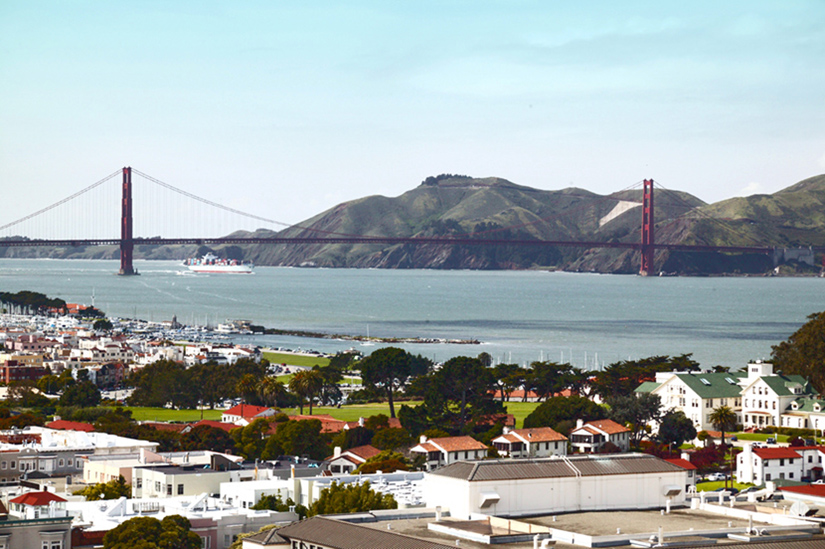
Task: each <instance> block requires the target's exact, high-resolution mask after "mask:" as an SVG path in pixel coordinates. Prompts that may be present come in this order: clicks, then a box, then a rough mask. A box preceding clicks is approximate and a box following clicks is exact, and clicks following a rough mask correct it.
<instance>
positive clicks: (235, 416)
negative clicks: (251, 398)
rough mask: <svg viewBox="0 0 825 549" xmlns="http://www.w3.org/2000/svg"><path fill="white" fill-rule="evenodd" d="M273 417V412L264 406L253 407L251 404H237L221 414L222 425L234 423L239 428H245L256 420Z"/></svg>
mask: <svg viewBox="0 0 825 549" xmlns="http://www.w3.org/2000/svg"><path fill="white" fill-rule="evenodd" d="M274 415H275V410H274V409H272V408H267V407H266V406H253V405H251V404H238V405H237V406H233V407H232V408H230V409H228V410H227V411H225V412H224V413H223V414H221V421H222V422H223V423H234V424H235V425H238V426H240V427H246V426H247V425H249V424H250V423H252V422H253V421H255V420H256V419H262V418H268V417H272V416H274Z"/></svg>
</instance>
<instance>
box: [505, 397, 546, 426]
mask: <svg viewBox="0 0 825 549" xmlns="http://www.w3.org/2000/svg"><path fill="white" fill-rule="evenodd" d="M539 404H541V403H540V402H505V403H504V406H505V408H507V413H508V414H513V415H514V416H515V417H516V429H521V428H522V427H524V418H526V417H527V416H529V415H530V413H531V412H532V411H533V410H535V409H536V408H538V405H539Z"/></svg>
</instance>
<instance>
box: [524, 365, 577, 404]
mask: <svg viewBox="0 0 825 549" xmlns="http://www.w3.org/2000/svg"><path fill="white" fill-rule="evenodd" d="M572 374H573V367H572V366H571V365H570V364H558V363H556V362H533V363H532V364H530V369H529V370H528V371H527V374H526V376H525V388H529V389H530V390H532V391H533V392H535V393H536V396H537V397H538V398H539V400H546V399H547V398H549V397H551V396H553V395H554V394H556V393H558V392H561V391H562V390H563V389H566V388H567V386H568V385H570V383H571V382H572V380H573V375H572Z"/></svg>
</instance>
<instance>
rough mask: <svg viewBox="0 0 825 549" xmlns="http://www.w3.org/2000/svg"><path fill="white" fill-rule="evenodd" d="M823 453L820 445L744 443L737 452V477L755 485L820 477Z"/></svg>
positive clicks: (823, 450)
mask: <svg viewBox="0 0 825 549" xmlns="http://www.w3.org/2000/svg"><path fill="white" fill-rule="evenodd" d="M823 454H825V448H823V447H821V446H798V447H790V448H783V447H772V448H761V447H755V446H754V445H753V444H746V445H745V446H744V448H743V449H742V452H740V453H739V455H738V456H736V479H737V480H738V481H739V482H752V483H753V484H757V485H760V484H765V483H766V482H770V481H772V480H777V479H780V480H782V479H787V480H794V481H801V480H803V479H807V480H817V479H820V478H822V459H823Z"/></svg>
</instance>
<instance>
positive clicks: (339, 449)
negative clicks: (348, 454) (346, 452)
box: [332, 446, 341, 458]
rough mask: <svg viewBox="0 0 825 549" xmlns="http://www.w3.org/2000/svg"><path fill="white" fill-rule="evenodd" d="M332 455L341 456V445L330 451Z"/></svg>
mask: <svg viewBox="0 0 825 549" xmlns="http://www.w3.org/2000/svg"><path fill="white" fill-rule="evenodd" d="M332 457H334V458H337V457H341V447H340V446H336V447H335V450H333V451H332Z"/></svg>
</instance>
